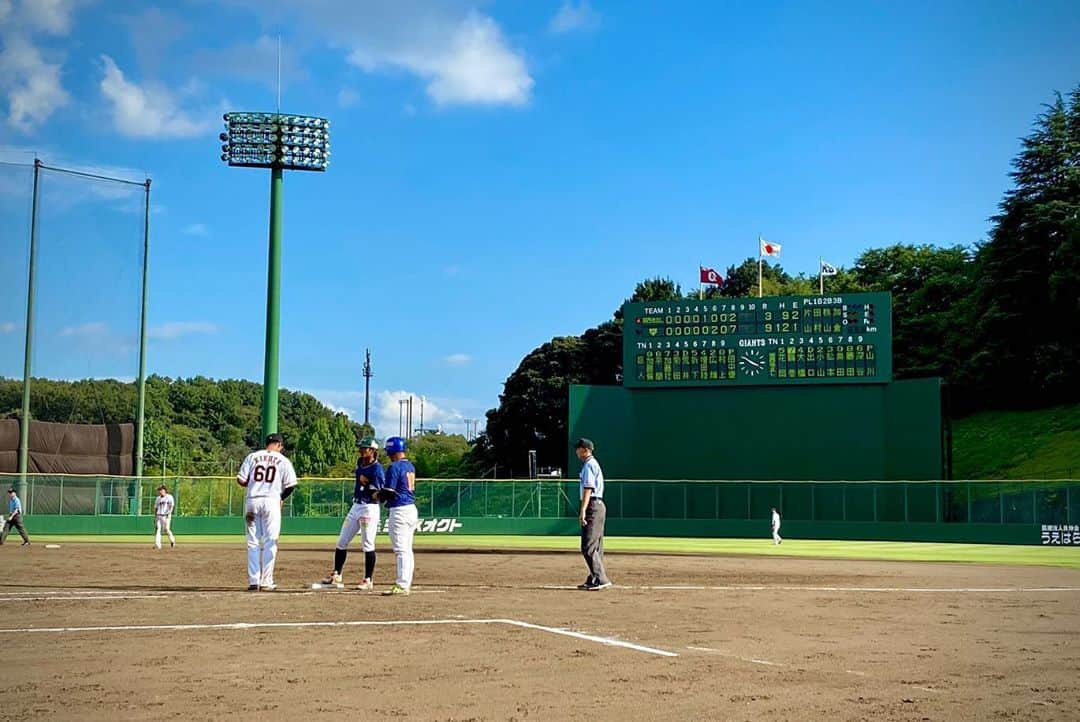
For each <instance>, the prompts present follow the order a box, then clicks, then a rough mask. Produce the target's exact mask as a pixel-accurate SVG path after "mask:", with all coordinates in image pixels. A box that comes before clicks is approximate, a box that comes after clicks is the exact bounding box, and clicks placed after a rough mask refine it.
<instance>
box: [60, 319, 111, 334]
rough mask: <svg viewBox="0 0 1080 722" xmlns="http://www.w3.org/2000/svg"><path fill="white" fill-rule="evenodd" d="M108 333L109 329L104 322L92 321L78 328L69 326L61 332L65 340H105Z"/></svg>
mask: <svg viewBox="0 0 1080 722" xmlns="http://www.w3.org/2000/svg"><path fill="white" fill-rule="evenodd" d="M108 333H109V327H108V325H107V324H106V323H105V322H104V321H91V322H90V323H84V324H80V325H78V326H67V327H66V328H63V329H61V331H60V335H61V336H63V337H65V338H71V337H74V338H103V337H105V336H107V335H108Z"/></svg>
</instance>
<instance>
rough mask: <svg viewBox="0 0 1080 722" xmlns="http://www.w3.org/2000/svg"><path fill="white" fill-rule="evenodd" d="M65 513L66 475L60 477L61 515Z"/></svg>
mask: <svg viewBox="0 0 1080 722" xmlns="http://www.w3.org/2000/svg"><path fill="white" fill-rule="evenodd" d="M63 515H64V477H62V476H61V477H60V516H63Z"/></svg>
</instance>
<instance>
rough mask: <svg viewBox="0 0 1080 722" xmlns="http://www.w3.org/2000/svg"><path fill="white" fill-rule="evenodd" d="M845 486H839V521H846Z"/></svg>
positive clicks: (846, 486) (846, 487)
mask: <svg viewBox="0 0 1080 722" xmlns="http://www.w3.org/2000/svg"><path fill="white" fill-rule="evenodd" d="M847 489H848V485H847V484H841V485H840V520H841V521H847Z"/></svg>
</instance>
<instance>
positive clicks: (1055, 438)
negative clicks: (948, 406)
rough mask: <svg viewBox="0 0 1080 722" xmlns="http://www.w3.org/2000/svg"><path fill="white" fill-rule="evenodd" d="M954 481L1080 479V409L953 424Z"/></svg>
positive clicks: (992, 415)
mask: <svg viewBox="0 0 1080 722" xmlns="http://www.w3.org/2000/svg"><path fill="white" fill-rule="evenodd" d="M953 477H954V478H956V479H1067V478H1072V479H1076V478H1080V404H1070V405H1066V406H1055V407H1052V408H1049V409H1040V410H1038V411H987V412H984V413H981V414H975V415H973V416H969V417H967V418H964V419H959V420H956V421H954V422H953Z"/></svg>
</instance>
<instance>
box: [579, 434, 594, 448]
mask: <svg viewBox="0 0 1080 722" xmlns="http://www.w3.org/2000/svg"><path fill="white" fill-rule="evenodd" d="M574 448H575V449H588V450H589V451H592V450H593V449H594V448H596V446H595V444H593V442H592V439H586V438H585V437H584V436H583V437H581V438H580V439H578V440H577V442H576V443H575V444H574Z"/></svg>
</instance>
